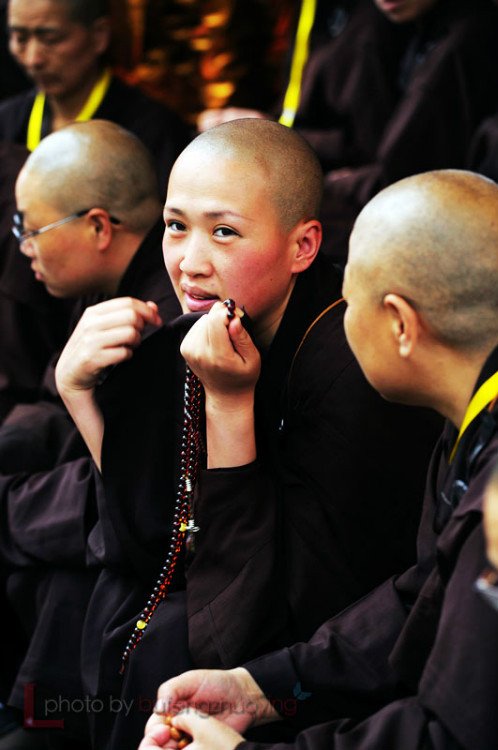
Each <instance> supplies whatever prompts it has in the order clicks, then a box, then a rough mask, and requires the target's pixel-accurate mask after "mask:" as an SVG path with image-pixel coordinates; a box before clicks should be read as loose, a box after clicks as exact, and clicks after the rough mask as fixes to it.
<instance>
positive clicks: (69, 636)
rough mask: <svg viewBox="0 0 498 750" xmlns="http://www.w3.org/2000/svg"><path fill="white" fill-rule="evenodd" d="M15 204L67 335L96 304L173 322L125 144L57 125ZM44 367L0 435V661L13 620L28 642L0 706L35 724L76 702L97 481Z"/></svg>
mask: <svg viewBox="0 0 498 750" xmlns="http://www.w3.org/2000/svg"><path fill="white" fill-rule="evenodd" d="M16 196H17V208H18V211H17V213H16V214H15V218H14V231H15V234H16V237H17V241H18V243H19V246H20V249H21V251H22V253H23V254H24V255H25V256H26V257H27V258H28V259H29V261H30V264H31V273H33V274H34V275H36V278H37V279H38V283H40V284H43V285H44V286H45V287H46V289H47V291H48V293H49V294H50V295H53V296H54V297H56V298H64V297H66V296H69V297H72V298H74V299H76V300H77V301H76V307H75V311H74V319H73V322H72V326H73V327H74V326H75V325H76V323H77V321H78V319H79V318H80V317H81V316H82V314H83V311H84V310H85V309H86V307H87V306H88V305H93V304H94V303H95V302H97V301H101V300H104V299H106V300H108V301H109V304H110V309H111V316H112V314H113V312H114V315H119V314H125V316H127V317H128V319H131V320H133V318H134V316H135V309H136V308H138V310H140V311H141V313H142V316H144V315H145V316H147V319H148V320H149V321H150V323H151V324H153V325H157V324H159V323H160V321H161V319H164V320H169V319H171V318H174V317H175V316H176V315H177V314H178V313H179V312H180V307H179V305H178V302H177V299H176V296H175V294H174V291H173V288H172V286H171V284H170V282H169V279H168V277H167V275H166V274H165V272H164V266H163V260H162V252H161V240H162V234H163V229H164V224H163V222H162V219H161V211H162V200H161V197H160V191H159V186H158V181H157V176H156V173H155V169H154V163H153V161H152V157H151V155H150V154H149V152H148V151H147V149H146V148H145V146H144V145H143V144H142V143H141V142H140V140H139V139H138V138H137V137H136V136H134V135H133V134H131V133H129V132H128V131H126V130H125V129H124V128H121V127H120V126H118V125H116V124H115V123H111V122H108V121H103V120H92V121H90V122H85V123H76V124H73V125H69V126H67V127H66V128H63V129H62V130H60V131H57V132H56V133H53V134H51V135H49V136H47V137H46V138H45V139H44V140H43V141H42V142H41V144H40V145H39V146H38V147H37V148H36V149H35V151H33V153H32V154H31V155H30V157H29V158H28V160H27V162H26V164H25V165H24V167H23V168H22V170H21V173H20V175H19V177H18V179H17V185H16ZM112 311H113V312H112ZM149 333H150V328H148V329H147V330H143V329H141V331H140V334H137V336H138V337H139V338H142V337H145V338H146V337H147V335H148V334H149ZM69 334H70V331H69V330H68V331H67V333H66V338H67V336H69ZM82 345H83V344H82ZM54 367H55V361H54V362H52V363H51V364H50V365H49V367H48V368H47V372H46V373H45V377H44V386H45V387H44V392H43V395H44V400H43V401H38V402H37V403H35V404H32V405H30V406H29V407H24V408H23V409H21V408H20V407H18V408H17V410H16V412H17V413H16V421H15V423H13V422H12V423H9V426H8V428H7V427H3V428H0V456H1V472H2V473H1V475H0V504H1V507H2V518H3V522H2V529H1V532H0V561H1V573H2V580H4V581H5V582H6V586H7V593H8V597H9V611H10V612H11V617H10V618H9V621H6V620H5V621H4V622H3V624H2V626H1V627H2V638H1V639H0V640H1V647H2V653H3V652H4V651H5V653H6V655H7V656H8V658H9V659H11V660H12V658H13V654H12V650H13V648H14V644H15V643H16V641H17V638H16V637H14V636H17V633H18V631H17V628H16V627H15V626H14V622H17V621H18V628H19V630H20V631H21V632H24V633H25V635H26V636H27V637H28V641H29V642H28V646H27V648H26V650H25V651H24V652H22V651H21V653H20V654H17V656H18V660H19V661H20V664H19V667H18V671H17V674H16V675H15V679H14V682H13V685H12V684H11V685H10V686H9V688H10V689H9V692H8V693H7V694H5V693H4V694H3V695H2V698H3V701H4V702H5V703H8V704H9V706H11V707H13V708H16V709H18V710H19V711H20V712H22V711H23V709H24V708H25V707H26V703H25V701H26V694H25V688H24V685H33V686H34V688H33V695H32V704H31V705H32V711H31V715H32V718H33V719H34V720H36V718H37V717H38V718H39V717H40V715H43V713H42V714H40V713H39V712H40V711H43V707H44V705H46V704H45V701H47V700H51V699H56V698H57V697H61V696H62V697H64V699H65V700H69V701H71V700H76V699H78V700H79V699H81V698H82V696H83V689H82V687H81V680H80V671H79V664H80V638H81V627H82V622H83V619H84V614H85V611H86V608H87V605H88V599H89V596H90V594H91V591H92V587H93V584H94V580H95V572H94V571H95V560H93V561H92V560H89V561H88V560H87V557H86V541H87V535H88V532H89V531H90V529H91V528H92V525H93V523H94V521H95V517H96V513H97V510H96V498H97V496H98V493H99V480H98V475H97V473H96V472H95V471H94V467H93V462H92V460H91V458H90V456H89V455H88V452H87V450H86V447H85V446H84V444H83V442H82V441H81V440H80V439H79V434H78V431H77V429H76V427H75V426H74V424H73V422H72V420H71V419H70V417H69V415H68V414H67V412H66V410H65V408H64V407H63V405H62V403H61V402H60V400H59V399H58V394H57V391H56V389H55V382H54ZM14 428H15V429H14ZM42 449H43V450H44V451H45V454H46V455H45V456H44V463H43V465H40V463H39V453H40V451H41V450H42ZM20 454H21V456H22V457H23V462H22V464H20ZM73 513H74V516H72V514H73ZM71 519H72V520H71ZM87 562H88V563H89V565H88V566H87ZM2 593H3V592H2ZM12 631H13V632H14V636H13V635H12ZM2 663H4V659H2ZM3 687H4V690H6V689H7V686H3ZM25 716H26V715H24V718H25ZM21 717H22V713H21ZM25 726H26V722H25ZM53 731H54V732H55V737H56V740H57V737H59V739H58V740H57V741H58V742H61V743H63V742H66V743H67V745H65V746H67V747H70V748H75V747H79V746H80V745H79V744H77V743H78V742H79V743H81V745H82V746H86V733H87V721H86V716H81V715H79V716H78V715H77V714H76V713H75V714H73V715H72V716H66V717H65V731H64V732H61V731H60V730H59V731H58V732H57V731H56V730H53ZM46 734H47V733H45V732H44V731H42V730H40V729H36V728H33V730H32V731H31V732H29V731H28V730H26V731H24V730H22V729H19V730H18V732H16V733H15V734H13V735H12V734H8V735H7V736H6V737H5V739H4V740H0V747H6V748H9V749H10V748H13V747H15V746H16V745H15V743H16V742H24V743H30V742H31V743H32V744H31V745H29V744H27V746H28V747H29V746H33V747H36V748H38V747H40V744H41V743H42V741H43V742H45V741H47V742H52V738H53V734H52V735H51V734H50V732H48V735H47V736H46ZM26 735H27V736H26ZM54 741H55V740H54ZM2 743H3V744H2ZM49 746H50V745H49ZM57 747H59V745H57Z"/></svg>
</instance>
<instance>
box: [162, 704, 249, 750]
mask: <svg viewBox="0 0 498 750" xmlns="http://www.w3.org/2000/svg"><path fill="white" fill-rule="evenodd" d="M173 726H174V727H175V728H177V729H180V730H181V731H182V732H186V734H187V735H190V736H191V737H192V743H191V745H190V747H191V748H192V750H234V748H235V747H236V746H237V745H238V744H239V743H240V742H242V741H243V739H244V738H243V737H242V736H241V735H240V734H239V733H238V732H236V731H235V730H234V729H232V728H231V727H229V726H227V725H226V724H223V723H222V722H220V721H218V720H217V719H214V718H213V717H211V716H208V715H207V714H205V713H203V712H202V711H197V710H195V709H187V710H186V711H182V712H181V713H179V714H178V716H176V717H175V718H174V719H173ZM187 747H189V746H188V745H187Z"/></svg>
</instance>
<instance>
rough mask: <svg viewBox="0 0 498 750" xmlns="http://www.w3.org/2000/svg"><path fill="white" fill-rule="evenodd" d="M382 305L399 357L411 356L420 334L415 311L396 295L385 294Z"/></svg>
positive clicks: (402, 298)
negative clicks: (387, 315)
mask: <svg viewBox="0 0 498 750" xmlns="http://www.w3.org/2000/svg"><path fill="white" fill-rule="evenodd" d="M382 304H383V307H384V309H385V310H386V312H387V313H388V314H389V316H390V324H391V334H392V336H393V338H394V341H395V345H396V346H397V348H398V352H399V355H400V357H403V358H407V357H410V356H412V355H413V352H414V351H415V347H416V345H417V342H418V338H419V333H420V325H419V316H418V313H417V311H416V310H415V309H414V308H413V307H412V305H411V304H410V303H409V302H408V301H407V300H406V299H405V298H404V297H401V296H400V295H398V294H386V296H385V297H384V299H383V300H382Z"/></svg>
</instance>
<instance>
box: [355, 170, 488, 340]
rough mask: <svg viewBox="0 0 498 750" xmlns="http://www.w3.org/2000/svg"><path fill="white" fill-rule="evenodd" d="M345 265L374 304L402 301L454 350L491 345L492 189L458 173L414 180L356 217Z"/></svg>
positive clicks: (389, 190) (485, 182)
mask: <svg viewBox="0 0 498 750" xmlns="http://www.w3.org/2000/svg"><path fill="white" fill-rule="evenodd" d="M348 265H349V266H350V267H351V269H353V268H354V270H355V273H356V278H357V281H358V283H364V286H365V288H366V289H368V293H369V294H370V295H371V296H372V297H373V298H375V299H376V300H377V301H378V302H379V303H380V302H381V301H382V299H383V298H384V296H385V295H386V294H388V293H396V294H398V295H400V296H402V297H404V298H405V299H407V300H408V301H409V302H410V303H411V304H412V306H413V307H414V308H415V309H416V310H418V311H419V312H420V314H421V315H423V317H424V319H425V320H426V321H427V323H428V324H429V326H430V327H431V329H432V331H433V332H434V334H435V335H436V336H437V337H438V338H439V339H440V340H441V341H442V342H445V343H446V344H448V345H450V346H454V347H457V348H460V349H468V350H472V349H485V348H489V346H492V345H494V343H495V342H496V340H497V338H498V186H497V185H496V184H495V183H494V182H492V181H491V180H488V179H486V178H484V177H481V176H479V175H476V174H473V173H471V172H464V171H458V170H442V171H436V172H428V173H425V174H421V175H415V176H413V177H409V178H407V179H405V180H401V181H400V182H398V183H396V184H394V185H391V186H390V187H388V188H386V189H385V190H383V191H382V192H381V193H379V194H378V195H377V196H376V197H375V198H373V200H371V201H370V203H368V204H367V206H366V207H365V208H364V209H363V211H362V212H361V214H360V215H359V217H358V219H357V221H356V224H355V226H354V229H353V232H352V235H351V241H350V256H349V260H348Z"/></svg>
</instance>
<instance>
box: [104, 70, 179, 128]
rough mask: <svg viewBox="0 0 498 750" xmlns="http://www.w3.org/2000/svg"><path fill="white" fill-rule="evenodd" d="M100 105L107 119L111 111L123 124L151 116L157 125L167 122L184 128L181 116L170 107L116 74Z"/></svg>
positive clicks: (117, 120)
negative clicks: (121, 119)
mask: <svg viewBox="0 0 498 750" xmlns="http://www.w3.org/2000/svg"><path fill="white" fill-rule="evenodd" d="M101 107H102V112H103V113H104V112H105V114H106V115H107V116H109V119H113V118H112V116H111V114H112V111H114V113H115V114H116V116H117V118H123V120H124V122H121V121H120V120H119V119H116V122H118V123H119V124H123V125H124V126H126V123H127V122H133V121H138V120H146V119H148V118H152V120H153V122H156V121H157V123H158V124H159V125H160V124H163V125H164V124H165V123H168V124H169V125H170V126H175V127H184V128H186V125H185V124H184V123H183V122H182V120H181V118H180V117H179V116H178V115H177V114H176V113H175V112H173V110H172V109H170V108H169V107H167V106H166V105H165V104H163V103H162V102H160V101H158V100H157V99H154V98H152V97H151V96H149V95H148V94H146V93H145V92H144V91H143V90H142V89H141V88H139V87H138V86H133V85H131V84H129V83H126V82H125V81H123V80H122V79H121V78H118V77H117V76H113V78H112V81H111V85H110V87H109V90H108V92H107V95H106V97H105V99H104V101H103V103H102V105H101ZM108 113H109V114H108Z"/></svg>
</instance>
